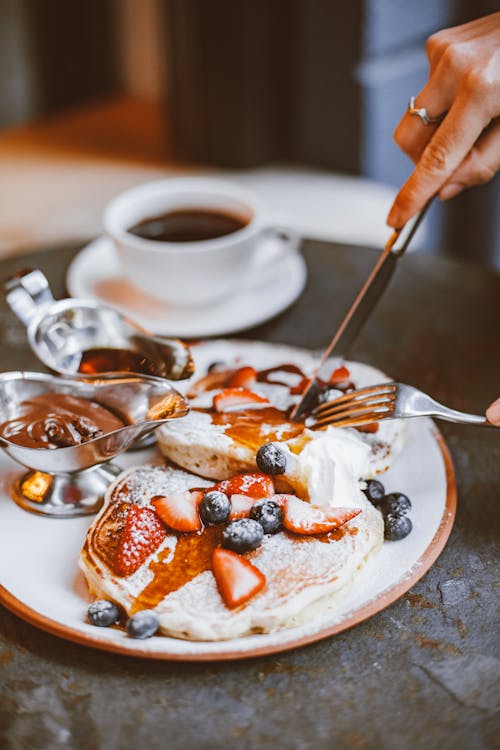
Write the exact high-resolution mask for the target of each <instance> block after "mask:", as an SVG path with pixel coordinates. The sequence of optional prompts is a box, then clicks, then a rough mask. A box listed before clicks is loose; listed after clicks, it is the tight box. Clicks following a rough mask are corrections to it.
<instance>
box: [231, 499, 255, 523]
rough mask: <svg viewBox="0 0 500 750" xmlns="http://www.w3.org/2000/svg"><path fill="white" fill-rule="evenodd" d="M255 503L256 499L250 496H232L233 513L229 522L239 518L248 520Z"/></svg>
mask: <svg viewBox="0 0 500 750" xmlns="http://www.w3.org/2000/svg"><path fill="white" fill-rule="evenodd" d="M254 502H255V498H253V497H248V495H238V494H234V495H231V513H230V514H229V520H230V521H235V520H236V519H237V518H248V517H249V515H250V509H251V507H252V506H253V504H254Z"/></svg>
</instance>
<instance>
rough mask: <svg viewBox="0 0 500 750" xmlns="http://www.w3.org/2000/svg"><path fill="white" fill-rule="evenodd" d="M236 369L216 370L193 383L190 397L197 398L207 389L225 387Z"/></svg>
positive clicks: (189, 393)
mask: <svg viewBox="0 0 500 750" xmlns="http://www.w3.org/2000/svg"><path fill="white" fill-rule="evenodd" d="M233 373H234V370H214V371H213V372H209V373H207V375H204V376H203V377H202V378H200V379H199V380H197V381H196V383H193V385H192V386H191V388H190V389H189V392H188V398H195V397H196V396H199V395H200V393H204V392H205V391H213V390H215V389H216V388H223V387H224V386H225V385H227V382H228V380H229V379H230V378H231V377H232V375H233Z"/></svg>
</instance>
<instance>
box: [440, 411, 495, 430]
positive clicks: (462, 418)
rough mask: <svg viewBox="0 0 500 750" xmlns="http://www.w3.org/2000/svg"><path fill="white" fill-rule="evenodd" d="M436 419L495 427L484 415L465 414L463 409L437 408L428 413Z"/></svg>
mask: <svg viewBox="0 0 500 750" xmlns="http://www.w3.org/2000/svg"><path fill="white" fill-rule="evenodd" d="M429 416H431V417H436V418H437V419H444V420H446V422H457V423H459V424H479V425H483V426H485V427H496V426H497V425H494V424H491V422H488V420H487V419H486V417H484V416H481V415H479V414H467V413H466V412H464V411H455V409H446V411H445V410H443V411H440V410H437V409H436V411H433V412H431V413H430V414H429Z"/></svg>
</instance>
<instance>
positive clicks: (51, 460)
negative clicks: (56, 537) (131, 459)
mask: <svg viewBox="0 0 500 750" xmlns="http://www.w3.org/2000/svg"><path fill="white" fill-rule="evenodd" d="M50 393H61V394H67V395H71V396H76V397H80V398H85V399H88V400H90V401H93V402H95V403H98V404H100V405H101V406H103V407H105V408H107V409H108V410H109V411H111V412H113V413H114V414H115V415H116V416H118V417H120V418H121V419H122V420H123V421H124V426H123V427H121V428H119V429H117V430H113V431H112V432H108V433H106V434H104V435H100V436H98V437H95V438H92V439H90V440H88V441H86V442H84V443H81V444H79V445H71V446H67V447H60V448H27V447H24V446H22V445H18V444H17V443H14V442H12V441H11V440H8V439H6V438H4V437H2V436H0V448H2V449H3V450H4V451H5V453H6V454H7V455H8V456H10V457H11V458H12V459H14V461H17V462H18V463H20V464H22V465H23V466H25V467H27V468H28V469H29V471H28V473H27V474H25V475H24V476H22V477H21V478H19V479H18V480H16V481H15V484H14V486H13V487H12V494H13V498H14V500H15V501H16V503H17V504H18V505H20V506H21V507H22V508H24V509H25V510H29V511H31V512H34V513H38V514H41V515H47V516H53V517H64V518H67V517H73V516H80V515H87V514H91V513H96V512H97V511H98V510H99V508H100V507H101V505H102V502H103V495H104V492H105V490H106V488H107V486H108V484H109V482H110V481H112V480H113V479H114V478H115V477H116V476H117V475H118V474H119V473H120V471H121V469H120V468H119V467H117V466H115V465H114V464H112V463H109V461H111V460H112V459H113V458H115V457H116V456H118V455H120V453H123V452H124V451H126V450H127V449H128V448H130V447H131V446H132V445H133V444H134V443H135V442H137V441H138V440H141V439H144V438H145V437H146V436H148V435H150V434H151V433H152V432H153V431H154V430H155V429H156V428H157V427H159V426H160V425H162V424H165V423H166V422H168V421H170V420H172V419H178V418H180V417H184V416H185V415H186V414H187V413H188V411H189V405H188V402H187V400H186V399H185V398H184V396H182V395H181V394H180V393H178V391H176V390H175V388H173V387H172V386H171V385H170V384H169V383H167V382H166V380H164V379H162V378H157V377H153V376H150V375H140V374H131V373H130V374H129V373H127V374H121V375H120V374H114V375H109V374H108V375H106V376H104V377H103V376H100V375H95V376H86V377H82V376H79V377H60V376H54V375H46V374H43V373H36V372H22V371H15V372H5V373H0V424H3V423H4V422H7V421H9V420H10V419H14V418H15V417H16V416H17V414H18V412H19V409H18V407H19V404H20V403H21V402H23V401H25V400H27V399H30V398H32V397H33V396H37V395H40V394H50Z"/></svg>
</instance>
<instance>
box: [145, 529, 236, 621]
mask: <svg viewBox="0 0 500 750" xmlns="http://www.w3.org/2000/svg"><path fill="white" fill-rule="evenodd" d="M223 529H224V527H223V526H209V527H207V528H205V529H204V531H203V532H202V533H201V534H180V535H179V536H178V537H177V545H176V547H175V550H174V555H173V558H172V560H171V561H170V562H166V560H168V558H169V557H170V555H171V554H172V550H170V549H165V550H162V552H161V553H160V555H159V556H158V559H157V560H155V561H153V562H151V563H150V566H149V569H150V570H152V571H153V580H152V581H151V582H150V583H148V585H147V586H146V587H145V588H144V589H143V590H142V591H141V593H140V594H139V595H138V596H137V597H136V599H135V600H134V602H133V604H132V614H133V613H134V612H138V611H139V610H141V609H153V608H154V607H156V606H157V605H158V604H159V603H160V602H161V601H162V600H163V599H164V598H165V597H166V596H167V594H171V593H173V592H174V591H177V590H178V589H180V588H181V587H182V586H184V585H185V584H186V583H189V581H192V580H193V578H196V576H197V575H199V574H200V573H203V572H204V571H205V570H211V569H212V553H213V551H214V549H215V548H216V547H217V546H218V545H219V544H220V541H221V538H222V531H223Z"/></svg>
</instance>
